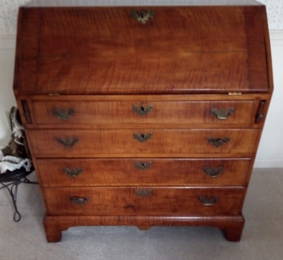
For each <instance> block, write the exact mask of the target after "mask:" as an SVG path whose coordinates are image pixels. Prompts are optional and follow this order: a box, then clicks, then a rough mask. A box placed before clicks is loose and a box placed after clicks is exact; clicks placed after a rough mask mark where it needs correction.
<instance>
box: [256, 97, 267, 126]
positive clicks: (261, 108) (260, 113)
mask: <svg viewBox="0 0 283 260" xmlns="http://www.w3.org/2000/svg"><path fill="white" fill-rule="evenodd" d="M265 103H266V101H265V100H261V101H259V105H258V109H257V112H256V117H255V123H256V124H258V123H260V122H261V121H262V120H263V119H264V117H265V114H264V106H265Z"/></svg>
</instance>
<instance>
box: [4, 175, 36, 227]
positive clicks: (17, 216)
mask: <svg viewBox="0 0 283 260" xmlns="http://www.w3.org/2000/svg"><path fill="white" fill-rule="evenodd" d="M31 172H32V171H30V172H26V171H23V170H16V171H14V172H8V173H5V174H1V175H0V184H1V187H0V190H2V189H6V190H7V191H8V193H9V194H10V196H11V199H12V205H13V207H14V214H13V220H14V222H19V221H20V220H21V219H22V215H21V213H20V211H19V209H18V206H17V195H18V186H19V184H21V183H25V184H38V182H35V181H30V180H29V179H28V178H27V177H26V176H27V175H28V174H30V173H31Z"/></svg>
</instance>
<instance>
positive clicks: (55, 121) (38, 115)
mask: <svg viewBox="0 0 283 260" xmlns="http://www.w3.org/2000/svg"><path fill="white" fill-rule="evenodd" d="M256 107H257V101H162V100H160V101H142V100H135V99H133V100H132V101H131V100H128V101H83V100H82V101H34V102H32V113H33V118H34V120H35V123H36V124H38V125H48V124H50V125H59V126H60V127H61V126H62V127H77V126H78V125H91V126H95V125H96V126H100V125H107V127H109V125H110V126H114V125H117V124H118V125H123V124H126V125H129V124H142V125H144V124H154V125H156V124H167V125H169V124H174V126H175V127H176V125H181V126H184V125H186V126H187V127H189V128H192V127H193V126H206V127H217V126H218V127H221V126H251V125H253V123H254V120H255V110H256Z"/></svg>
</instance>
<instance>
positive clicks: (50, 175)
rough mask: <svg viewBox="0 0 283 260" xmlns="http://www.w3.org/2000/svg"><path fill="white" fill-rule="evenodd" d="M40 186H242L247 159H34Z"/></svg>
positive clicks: (248, 161)
mask: <svg viewBox="0 0 283 260" xmlns="http://www.w3.org/2000/svg"><path fill="white" fill-rule="evenodd" d="M36 164H37V169H38V173H39V174H40V179H41V182H42V185H43V186H46V187H48V186H49V187H60V186H61V187H62V186H85V185H87V186H101V185H108V186H110V185H122V186H123V185H200V186H201V185H206V186H207V185H246V184H247V180H248V178H249V169H250V164H251V160H250V159H222V160H220V159H219V160H216V159H207V160H204V159H185V158H182V159H160V158H158V159H154V158H149V159H145V158H135V159H130V158H129V159H72V160H68V159H38V160H36Z"/></svg>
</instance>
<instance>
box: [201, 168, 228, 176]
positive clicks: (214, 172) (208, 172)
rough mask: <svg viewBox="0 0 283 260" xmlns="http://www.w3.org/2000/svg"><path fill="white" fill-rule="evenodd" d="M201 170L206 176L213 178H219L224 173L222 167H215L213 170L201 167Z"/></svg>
mask: <svg viewBox="0 0 283 260" xmlns="http://www.w3.org/2000/svg"><path fill="white" fill-rule="evenodd" d="M202 170H203V172H204V173H205V174H206V175H208V176H210V177H213V178H215V177H217V176H219V175H220V174H221V173H222V172H223V171H224V167H223V166H221V167H215V168H213V167H203V169H202Z"/></svg>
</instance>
